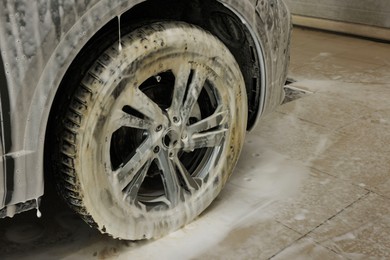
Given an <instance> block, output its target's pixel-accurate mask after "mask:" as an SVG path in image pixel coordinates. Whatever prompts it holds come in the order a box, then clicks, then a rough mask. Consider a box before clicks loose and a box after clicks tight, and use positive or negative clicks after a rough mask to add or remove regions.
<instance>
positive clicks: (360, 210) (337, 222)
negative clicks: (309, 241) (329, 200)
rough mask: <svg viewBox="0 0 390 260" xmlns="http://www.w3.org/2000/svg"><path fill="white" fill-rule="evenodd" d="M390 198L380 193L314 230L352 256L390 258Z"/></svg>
mask: <svg viewBox="0 0 390 260" xmlns="http://www.w3.org/2000/svg"><path fill="white" fill-rule="evenodd" d="M389 215H390V201H389V200H388V199H384V198H382V197H380V196H378V195H376V194H370V195H369V196H367V197H365V198H363V199H361V200H360V201H358V202H356V203H355V204H354V205H352V206H351V207H349V208H347V209H345V210H344V211H343V212H341V213H340V214H339V215H337V216H336V217H334V218H333V219H331V220H329V221H327V222H326V223H325V224H324V225H322V226H321V227H319V228H317V229H316V230H314V231H313V233H311V234H310V236H311V237H313V238H314V239H315V240H316V241H317V242H319V243H321V244H322V245H323V246H325V247H327V248H330V249H332V250H333V251H335V252H337V253H339V254H341V255H343V256H345V257H348V258H349V259H389V258H390V221H389Z"/></svg>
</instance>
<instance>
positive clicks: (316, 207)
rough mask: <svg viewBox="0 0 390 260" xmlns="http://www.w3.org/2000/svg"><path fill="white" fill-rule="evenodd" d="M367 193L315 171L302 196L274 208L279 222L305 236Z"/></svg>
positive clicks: (304, 185) (303, 188)
mask: <svg viewBox="0 0 390 260" xmlns="http://www.w3.org/2000/svg"><path fill="white" fill-rule="evenodd" d="M367 193H368V191H366V190H364V189H363V188H360V187H357V186H355V185H352V184H351V183H350V182H348V181H342V180H340V179H338V178H335V177H332V176H330V175H327V174H323V173H320V172H318V171H315V170H313V171H312V172H311V174H310V176H309V177H308V178H307V179H305V181H304V182H303V184H302V186H301V193H299V194H297V195H296V196H291V197H290V198H289V199H288V200H286V201H282V202H280V203H277V204H275V205H273V206H274V207H275V208H270V209H271V210H275V212H277V214H276V215H275V218H276V220H277V221H279V222H280V223H282V224H284V225H286V226H287V227H289V228H291V229H293V230H295V231H297V232H299V233H300V234H302V235H305V234H307V233H309V232H311V231H312V230H313V229H315V228H316V227H318V226H319V225H321V224H322V223H324V222H325V221H326V220H328V219H329V218H331V217H333V216H334V215H336V214H338V213H339V212H340V211H342V210H343V209H344V208H345V207H347V206H349V205H350V204H352V203H354V202H355V201H357V200H358V199H359V198H361V197H363V196H364V195H365V194H367Z"/></svg>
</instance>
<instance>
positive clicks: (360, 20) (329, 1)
mask: <svg viewBox="0 0 390 260" xmlns="http://www.w3.org/2000/svg"><path fill="white" fill-rule="evenodd" d="M285 2H286V4H287V5H288V6H289V8H290V11H291V13H292V14H295V15H302V16H308V17H314V18H323V19H329V20H336V21H341V22H350V23H357V24H365V25H371V26H378V27H385V28H390V2H389V0H343V1H339V0H317V1H312V0H285Z"/></svg>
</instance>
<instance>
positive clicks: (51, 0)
mask: <svg viewBox="0 0 390 260" xmlns="http://www.w3.org/2000/svg"><path fill="white" fill-rule="evenodd" d="M142 2H144V1H143V0H85V1H78V2H76V1H74V0H37V1H28V0H17V1H14V0H2V1H1V2H0V50H1V58H2V61H1V66H2V67H1V68H0V80H1V93H0V94H1V106H0V107H1V128H0V130H1V131H0V135H1V138H0V143H1V150H0V153H1V154H0V155H1V159H0V164H1V165H0V217H4V216H12V215H13V214H14V213H17V212H21V211H24V210H27V209H29V208H33V207H37V206H38V204H39V202H38V198H40V197H41V196H42V195H43V193H44V185H43V184H44V182H43V179H44V177H43V176H44V140H45V133H46V127H47V122H48V117H49V113H50V108H51V106H52V103H53V100H54V97H55V95H56V91H57V89H58V86H59V85H60V82H61V80H62V78H63V76H64V74H65V73H66V71H67V68H68V67H69V66H70V64H71V63H72V61H73V60H74V58H75V57H76V55H77V54H78V53H79V51H80V50H81V48H82V47H83V46H84V45H85V44H86V43H87V41H88V40H89V39H90V38H91V37H92V36H93V35H94V34H96V32H97V31H98V30H99V29H101V28H102V27H103V26H104V25H105V24H107V23H108V22H109V21H110V20H112V19H114V18H116V17H117V16H118V15H120V14H122V13H124V12H126V11H128V10H130V9H131V8H133V7H134V6H136V5H137V4H140V3H142ZM219 2H221V3H223V4H224V5H225V6H226V7H227V8H229V9H230V10H231V11H233V12H234V13H235V14H236V15H237V16H238V17H239V18H240V19H241V21H242V23H243V24H245V26H246V27H247V29H248V30H249V32H250V33H251V35H252V37H253V39H254V41H255V43H256V49H257V54H258V57H257V58H258V59H259V60H260V64H261V70H260V71H259V72H258V73H259V79H261V89H262V91H261V97H260V103H261V105H260V106H259V109H258V111H257V114H258V117H259V118H260V116H262V115H264V114H265V113H268V112H270V111H273V110H274V109H275V108H276V107H277V106H278V105H279V104H280V103H281V100H282V99H283V85H284V82H285V79H286V75H287V65H288V59H289V40H290V32H291V30H290V29H291V22H290V15H289V12H288V10H287V8H286V6H285V4H284V3H283V1H281V0H219ZM250 127H252V128H253V125H252V126H250Z"/></svg>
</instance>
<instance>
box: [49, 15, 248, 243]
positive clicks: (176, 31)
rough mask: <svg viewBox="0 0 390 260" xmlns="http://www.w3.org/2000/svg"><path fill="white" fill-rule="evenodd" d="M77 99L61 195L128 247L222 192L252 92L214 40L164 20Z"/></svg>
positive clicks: (139, 35)
mask: <svg viewBox="0 0 390 260" xmlns="http://www.w3.org/2000/svg"><path fill="white" fill-rule="evenodd" d="M77 85H78V87H77V89H76V91H75V93H74V94H73V96H72V97H71V102H70V103H69V105H68V107H67V108H66V113H64V116H63V117H62V119H61V122H62V123H61V126H60V129H61V131H60V132H59V136H58V140H60V141H59V146H58V152H57V154H58V156H56V158H55V163H56V164H57V165H59V174H58V178H59V183H60V189H61V194H62V195H63V197H64V198H65V200H66V201H67V202H68V203H69V205H70V206H71V207H72V208H73V209H74V210H76V211H77V212H78V213H80V214H81V216H82V218H83V219H84V220H85V221H86V222H87V223H89V224H90V225H91V226H95V227H97V228H98V229H99V230H100V231H101V232H103V233H107V234H109V235H111V236H113V237H116V238H121V239H131V240H137V239H145V238H156V237H161V236H163V235H166V234H167V233H169V232H171V231H174V230H176V229H178V228H180V227H182V226H183V225H185V224H187V223H189V222H190V221H192V220H193V219H194V218H195V217H196V216H198V215H199V214H200V213H201V212H202V211H203V210H205V209H206V207H207V206H208V205H210V203H211V202H212V201H213V200H214V199H215V197H216V196H217V195H218V194H219V192H220V191H221V189H222V187H223V186H224V184H225V183H226V180H227V179H228V177H229V176H230V174H231V173H232V171H233V168H234V166H235V164H236V162H237V159H238V157H239V154H240V150H241V148H242V144H243V139H244V136H245V130H246V122H247V113H248V111H247V109H248V108H247V100H246V92H245V84H244V80H243V77H242V74H241V71H240V69H239V66H238V65H237V63H236V61H235V59H234V57H233V56H232V54H231V53H230V52H229V50H228V49H227V48H226V47H225V46H224V45H223V43H221V42H220V41H219V40H218V39H217V38H215V37H214V36H212V35H211V34H209V33H208V32H206V31H204V30H202V29H200V28H198V27H195V26H192V25H188V24H185V23H181V22H159V23H153V24H150V25H146V26H143V27H141V28H139V29H136V30H134V31H133V32H131V33H129V34H127V35H125V36H123V37H122V39H121V44H118V42H116V43H115V44H113V45H112V46H110V47H109V48H107V49H106V50H105V51H104V53H103V54H101V55H100V56H98V57H96V61H95V63H94V64H93V65H92V67H90V69H89V71H88V73H86V75H85V76H84V78H83V79H82V80H81V82H78V83H77Z"/></svg>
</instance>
